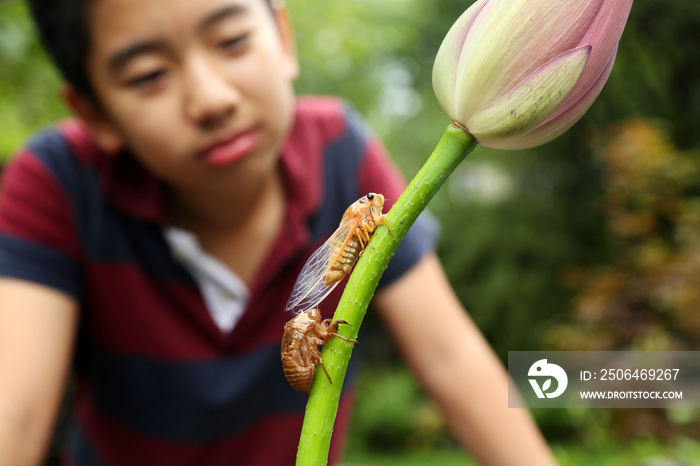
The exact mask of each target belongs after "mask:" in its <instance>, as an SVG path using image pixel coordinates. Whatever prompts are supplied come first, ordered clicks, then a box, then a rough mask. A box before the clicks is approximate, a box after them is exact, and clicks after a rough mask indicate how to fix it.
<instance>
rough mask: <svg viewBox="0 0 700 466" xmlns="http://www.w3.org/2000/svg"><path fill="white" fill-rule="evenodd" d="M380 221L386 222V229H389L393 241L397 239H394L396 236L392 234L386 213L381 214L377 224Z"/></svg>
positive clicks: (380, 222)
mask: <svg viewBox="0 0 700 466" xmlns="http://www.w3.org/2000/svg"><path fill="white" fill-rule="evenodd" d="M382 223H386V229H387V230H389V234H390V235H391V237H392V238H394V241H398V239H396V236H394V233H392V232H391V227H390V226H389V219H388V218H386V215H382V219H381V220H380V221H379V224H378V225H377V226H379V225H381V224H382Z"/></svg>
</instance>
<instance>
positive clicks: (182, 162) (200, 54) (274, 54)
mask: <svg viewBox="0 0 700 466" xmlns="http://www.w3.org/2000/svg"><path fill="white" fill-rule="evenodd" d="M92 5H93V6H92V7H91V9H90V14H89V26H90V34H91V36H90V51H89V53H88V57H87V72H88V76H89V79H90V81H91V83H92V85H93V88H94V90H95V94H96V96H97V99H98V101H99V102H100V107H101V110H97V109H95V111H94V112H80V111H79V113H81V115H82V116H83V117H84V118H86V119H87V120H90V121H88V124H89V125H90V126H91V127H92V129H93V133H94V134H95V135H96V137H97V140H98V143H100V144H101V145H102V146H103V148H105V149H107V150H110V151H115V150H118V149H122V148H125V147H126V148H128V149H129V150H131V151H132V152H133V153H134V154H135V156H136V157H138V158H139V160H141V162H142V163H143V164H144V165H145V166H146V167H147V168H148V169H149V170H150V171H151V172H153V173H154V174H156V175H157V176H159V177H160V178H162V179H164V180H165V181H166V182H168V183H169V184H171V185H172V186H173V187H174V188H176V189H178V188H179V189H184V190H188V189H195V190H196V189H197V188H201V187H208V188H214V187H215V186H216V184H217V183H222V186H223V183H231V182H236V181H240V182H245V181H246V180H252V179H255V178H256V176H255V175H256V174H265V173H267V172H269V171H270V170H271V169H272V168H273V167H274V166H275V162H276V158H277V154H278V151H279V149H280V146H281V143H282V141H283V139H284V137H285V136H286V134H287V132H288V130H289V128H290V126H291V122H292V117H293V102H294V93H293V88H292V82H293V80H294V78H295V77H296V75H297V72H298V70H297V63H296V57H295V55H294V45H293V39H292V37H291V28H290V26H289V23H288V22H287V19H286V16H284V14H283V12H280V11H277V12H275V13H274V14H273V13H271V11H270V9H269V7H268V5H266V4H265V2H264V1H263V0H97V1H95V2H94V3H93V4H92ZM73 106H74V108H75V107H76V106H75V105H73Z"/></svg>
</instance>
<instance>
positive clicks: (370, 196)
mask: <svg viewBox="0 0 700 466" xmlns="http://www.w3.org/2000/svg"><path fill="white" fill-rule="evenodd" d="M367 199H369V200H370V201H371V200H372V199H374V194H372V193H369V194H368V195H367Z"/></svg>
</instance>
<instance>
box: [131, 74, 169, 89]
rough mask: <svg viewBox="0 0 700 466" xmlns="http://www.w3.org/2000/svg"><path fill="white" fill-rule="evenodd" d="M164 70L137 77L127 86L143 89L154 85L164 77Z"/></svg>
mask: <svg viewBox="0 0 700 466" xmlns="http://www.w3.org/2000/svg"><path fill="white" fill-rule="evenodd" d="M165 73H166V72H165V70H157V71H153V72H150V73H145V74H142V75H139V76H137V77H135V78H133V79H131V80H130V81H129V85H130V86H133V87H143V86H147V85H151V84H154V83H156V82H157V81H158V80H159V79H161V78H163V77H165Z"/></svg>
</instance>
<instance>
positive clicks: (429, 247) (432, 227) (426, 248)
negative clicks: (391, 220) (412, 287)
mask: <svg viewBox="0 0 700 466" xmlns="http://www.w3.org/2000/svg"><path fill="white" fill-rule="evenodd" d="M439 233H440V224H439V223H438V221H437V220H436V219H435V217H434V216H433V215H432V214H431V213H430V212H428V211H427V210H426V211H424V212H423V213H422V214H420V216H419V217H418V220H416V223H414V224H413V226H412V227H411V229H410V230H408V233H406V236H405V237H404V239H403V241H402V242H401V244H399V247H398V248H397V249H396V254H395V255H394V257H392V258H391V261H390V262H389V266H388V267H387V268H386V271H385V272H384V275H382V278H380V279H379V284H378V285H377V289H380V288H382V287H383V286H387V285H388V284H390V283H391V282H393V281H394V280H396V279H397V278H399V277H400V276H401V275H403V274H404V273H406V271H407V270H409V269H410V268H411V267H413V266H414V265H415V264H416V262H418V261H419V260H420V258H421V257H423V255H424V254H425V253H427V252H430V251H434V250H435V246H436V243H437V238H438V236H439Z"/></svg>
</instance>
